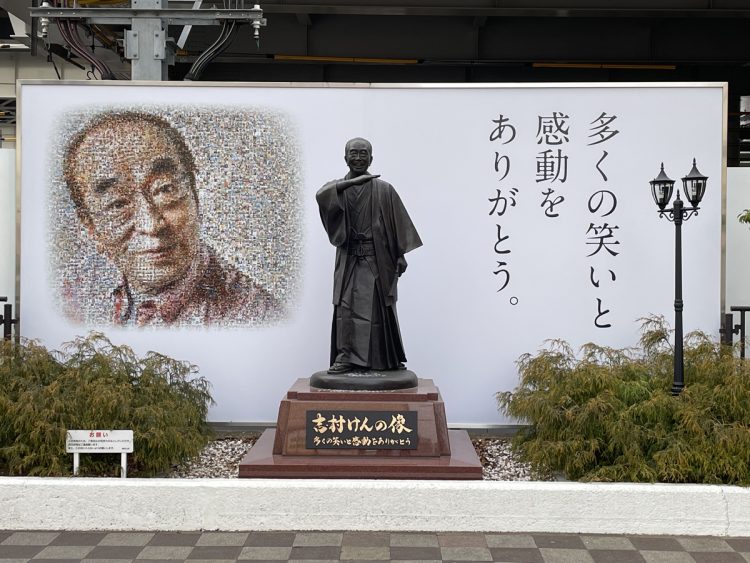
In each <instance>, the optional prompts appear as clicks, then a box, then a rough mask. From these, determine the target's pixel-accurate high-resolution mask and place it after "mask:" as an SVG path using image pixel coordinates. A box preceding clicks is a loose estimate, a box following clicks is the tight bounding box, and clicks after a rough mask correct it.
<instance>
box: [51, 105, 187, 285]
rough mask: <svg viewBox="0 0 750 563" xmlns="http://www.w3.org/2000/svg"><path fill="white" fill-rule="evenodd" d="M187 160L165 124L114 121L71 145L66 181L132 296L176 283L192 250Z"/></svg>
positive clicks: (128, 118)
mask: <svg viewBox="0 0 750 563" xmlns="http://www.w3.org/2000/svg"><path fill="white" fill-rule="evenodd" d="M193 166H194V165H193V162H192V157H191V156H190V153H189V150H188V149H187V147H186V146H185V145H184V141H183V140H182V139H181V137H180V136H179V134H178V133H177V132H176V131H175V130H174V129H171V128H170V127H169V125H167V124H166V123H162V122H161V121H156V120H153V119H148V118H147V117H144V116H139V115H138V114H124V115H113V116H111V117H110V118H109V119H107V120H104V121H101V122H99V123H96V124H94V125H93V127H91V128H88V129H87V130H86V131H85V132H84V133H82V134H81V135H80V137H79V138H78V140H77V142H76V143H74V144H73V145H71V148H70V150H69V153H68V155H67V158H66V163H65V175H66V178H67V179H68V181H69V184H70V185H71V186H72V187H73V189H72V195H73V199H74V201H75V203H76V207H77V210H78V215H79V217H80V219H81V222H82V224H83V226H84V227H85V228H86V229H87V230H88V232H89V234H90V235H91V237H92V239H93V240H94V242H95V243H96V246H97V249H98V250H99V252H101V253H102V254H104V255H105V256H106V257H107V258H109V259H110V260H111V261H112V262H113V263H114V264H115V265H116V266H117V267H118V268H119V270H120V272H121V273H122V274H123V275H124V276H125V278H126V280H127V282H128V283H129V284H130V285H131V286H132V287H133V288H134V289H136V290H137V291H139V292H143V293H156V292H158V291H161V290H162V289H164V288H166V287H168V286H169V285H171V284H173V283H175V282H176V281H178V280H180V279H181V278H182V276H184V275H185V273H186V272H187V270H188V269H189V267H190V265H191V263H192V262H193V260H194V259H195V257H196V255H197V253H198V249H199V246H200V244H199V231H200V217H199V211H198V202H197V197H196V192H195V176H194V170H193Z"/></svg>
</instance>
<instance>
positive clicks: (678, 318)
mask: <svg viewBox="0 0 750 563" xmlns="http://www.w3.org/2000/svg"><path fill="white" fill-rule="evenodd" d="M682 210H683V203H682V200H681V199H680V194H679V192H678V193H677V199H676V200H675V202H674V227H675V250H674V317H675V319H674V382H673V384H672V395H675V396H676V395H679V394H680V393H682V389H683V388H684V387H685V378H684V375H685V374H684V369H685V367H684V360H683V354H682V309H683V302H682Z"/></svg>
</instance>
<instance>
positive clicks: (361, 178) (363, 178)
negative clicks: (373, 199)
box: [351, 174, 380, 186]
mask: <svg viewBox="0 0 750 563" xmlns="http://www.w3.org/2000/svg"><path fill="white" fill-rule="evenodd" d="M374 178H380V174H362V175H361V176H357V177H356V178H352V180H351V181H352V184H353V185H355V186H356V185H359V184H364V183H365V182H369V181H370V180H372V179H374Z"/></svg>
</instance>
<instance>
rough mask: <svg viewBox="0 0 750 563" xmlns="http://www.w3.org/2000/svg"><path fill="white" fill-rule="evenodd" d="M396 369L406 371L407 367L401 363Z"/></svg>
mask: <svg viewBox="0 0 750 563" xmlns="http://www.w3.org/2000/svg"><path fill="white" fill-rule="evenodd" d="M396 369H406V365H405V364H404V362H399V363H398V365H397V366H396Z"/></svg>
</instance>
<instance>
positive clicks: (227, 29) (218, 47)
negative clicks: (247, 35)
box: [183, 20, 239, 81]
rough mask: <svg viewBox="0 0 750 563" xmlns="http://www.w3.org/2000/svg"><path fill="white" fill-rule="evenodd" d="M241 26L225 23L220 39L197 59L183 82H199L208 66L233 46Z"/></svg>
mask: <svg viewBox="0 0 750 563" xmlns="http://www.w3.org/2000/svg"><path fill="white" fill-rule="evenodd" d="M238 28H239V26H238V25H237V22H236V21H234V20H232V21H224V22H223V23H222V27H221V32H220V33H219V37H218V38H217V39H216V41H214V42H213V43H212V44H211V46H209V47H208V48H207V49H206V50H205V51H203V53H201V55H200V56H199V57H198V58H197V59H196V61H195V62H194V63H193V65H192V66H191V67H190V70H189V71H188V73H187V74H186V75H185V78H184V79H183V80H188V81H190V80H198V79H199V78H200V76H201V74H203V71H204V70H205V69H206V67H207V66H208V64H209V63H210V62H211V61H212V60H213V59H215V58H216V57H218V56H219V55H220V54H221V53H223V52H224V51H226V49H227V48H228V47H229V46H230V45H231V43H232V41H233V40H234V37H235V35H236V33H237V29H238Z"/></svg>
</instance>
